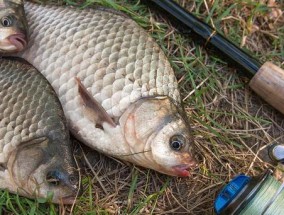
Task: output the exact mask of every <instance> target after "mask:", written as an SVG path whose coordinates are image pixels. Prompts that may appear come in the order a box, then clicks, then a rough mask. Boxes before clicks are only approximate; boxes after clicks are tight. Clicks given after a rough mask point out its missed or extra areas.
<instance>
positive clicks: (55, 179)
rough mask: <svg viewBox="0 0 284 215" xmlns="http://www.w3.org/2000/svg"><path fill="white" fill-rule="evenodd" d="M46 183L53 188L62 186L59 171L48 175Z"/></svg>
mask: <svg viewBox="0 0 284 215" xmlns="http://www.w3.org/2000/svg"><path fill="white" fill-rule="evenodd" d="M46 181H47V182H48V183H49V184H50V185H53V186H58V185H59V184H60V181H61V179H60V173H59V172H57V171H50V172H48V173H47V175H46Z"/></svg>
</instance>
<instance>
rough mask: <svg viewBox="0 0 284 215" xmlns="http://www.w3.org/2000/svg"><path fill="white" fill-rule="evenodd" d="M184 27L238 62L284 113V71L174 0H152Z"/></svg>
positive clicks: (253, 86) (260, 92)
mask: <svg viewBox="0 0 284 215" xmlns="http://www.w3.org/2000/svg"><path fill="white" fill-rule="evenodd" d="M151 2H153V3H155V4H156V5H158V6H159V7H160V8H162V9H163V10H164V11H166V12H167V13H168V14H170V15H171V16H173V17H174V18H175V19H176V20H178V21H179V22H180V23H182V24H183V25H184V26H186V27H187V28H189V29H190V30H191V31H193V32H195V33H196V34H197V35H199V36H201V37H202V38H203V39H205V41H206V44H211V45H213V46H214V47H215V48H217V49H218V50H219V51H221V52H222V53H223V54H225V55H226V56H227V57H228V58H229V59H231V60H232V61H233V62H235V63H236V64H238V65H239V66H240V67H241V68H242V69H243V70H244V71H245V72H246V75H247V76H248V77H249V78H251V80H250V82H249V86H250V87H251V89H252V90H253V91H254V92H256V93H257V94H258V95H259V96H260V97H262V98H263V99H264V100H265V101H266V102H268V103H269V104H271V105H272V106H273V107H274V108H276V109H277V110H278V111H280V112H281V113H282V114H284V70H283V69H281V68H280V67H278V66H276V65H275V64H273V63H272V62H265V63H264V64H261V63H260V62H258V61H257V60H256V59H254V58H253V57H252V56H250V55H249V54H247V53H246V52H244V51H243V50H242V49H240V48H239V47H237V46H236V45H234V44H233V43H232V42H231V41H229V40H228V39H226V38H225V37H224V36H223V35H221V34H220V33H218V31H217V30H216V29H214V28H212V27H211V26H209V25H208V24H206V23H204V22H202V21H201V20H199V19H198V18H197V17H195V16H194V15H192V14H191V13H189V12H188V11H186V10H185V9H184V8H182V7H181V6H180V5H179V4H177V3H175V2H174V1H173V0H151Z"/></svg>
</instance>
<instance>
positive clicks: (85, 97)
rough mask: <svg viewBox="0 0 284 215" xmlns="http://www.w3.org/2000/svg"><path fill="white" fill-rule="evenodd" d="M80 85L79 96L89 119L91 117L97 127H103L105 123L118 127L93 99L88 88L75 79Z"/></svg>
mask: <svg viewBox="0 0 284 215" xmlns="http://www.w3.org/2000/svg"><path fill="white" fill-rule="evenodd" d="M75 79H76V82H77V84H78V90H79V95H80V96H81V98H82V102H83V105H84V106H85V113H86V115H87V116H88V117H91V118H92V120H93V121H94V123H96V125H97V126H100V127H102V124H103V122H107V123H108V124H110V125H112V126H113V127H116V124H115V123H114V121H113V119H112V118H111V117H110V116H109V115H108V113H107V112H106V110H105V109H104V108H103V107H102V106H101V105H100V104H99V103H98V102H97V101H96V100H95V99H94V98H93V96H92V95H91V94H90V93H89V92H88V90H87V89H86V87H85V86H84V85H83V84H82V82H81V80H80V79H79V78H78V77H75Z"/></svg>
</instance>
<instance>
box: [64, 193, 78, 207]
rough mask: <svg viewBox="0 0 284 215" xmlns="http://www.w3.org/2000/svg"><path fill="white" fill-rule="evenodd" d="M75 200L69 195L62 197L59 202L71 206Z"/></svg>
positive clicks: (74, 197)
mask: <svg viewBox="0 0 284 215" xmlns="http://www.w3.org/2000/svg"><path fill="white" fill-rule="evenodd" d="M76 199H77V198H76V196H74V195H70V196H66V197H62V198H61V202H62V203H63V204H64V205H72V204H74V203H75V202H76Z"/></svg>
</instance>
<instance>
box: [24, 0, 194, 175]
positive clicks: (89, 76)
mask: <svg viewBox="0 0 284 215" xmlns="http://www.w3.org/2000/svg"><path fill="white" fill-rule="evenodd" d="M25 11H26V14H27V20H28V24H29V31H30V35H29V36H30V43H29V46H28V47H27V50H26V51H24V52H23V53H21V54H20V55H19V56H21V57H23V58H25V59H26V60H27V61H29V62H30V63H31V64H32V65H34V66H35V67H36V68H37V69H38V70H39V71H40V72H41V73H42V74H43V75H44V76H45V77H46V78H47V79H48V81H49V82H50V83H51V85H52V86H53V88H54V89H55V91H56V94H57V95H58V97H59V99H60V102H61V104H62V106H63V109H64V113H65V115H66V118H67V120H68V124H69V127H70V129H71V131H72V133H73V134H74V135H75V136H76V137H77V138H78V139H79V140H81V141H82V142H83V143H85V144H87V145H89V146H90V147H92V148H94V149H96V150H98V151H100V152H103V153H105V154H107V155H110V156H114V157H117V158H120V159H122V160H127V161H130V162H133V163H135V164H138V165H141V166H144V167H147V168H152V169H155V170H157V171H160V172H162V173H166V174H169V175H178V176H188V175H189V172H188V168H190V167H192V166H195V161H194V158H193V157H194V156H193V153H194V152H193V151H192V138H191V134H190V129H189V125H188V124H187V123H186V120H185V119H184V115H183V114H180V112H179V111H177V110H178V109H179V108H178V106H180V94H179V91H178V86H177V81H176V78H175V75H174V72H173V70H172V68H171V66H170V63H169V61H168V60H167V58H166V56H165V54H164V53H163V51H162V50H161V49H160V48H159V46H158V45H157V44H156V42H155V41H154V40H153V39H152V38H151V37H150V36H149V35H148V34H147V33H146V32H145V31H144V30H143V29H142V28H141V27H139V26H138V25H137V24H136V23H135V22H134V21H133V20H131V19H129V18H127V17H126V16H121V15H119V14H117V13H115V12H111V11H109V10H100V9H97V10H92V9H85V10H78V9H72V8H69V7H52V6H40V5H36V4H32V3H25ZM78 80H79V81H78ZM80 82H81V85H80V86H79V84H78V83H80ZM161 96H162V99H161V98H160V97H161ZM150 97H151V99H148V98H150ZM163 108H164V110H168V113H166V114H165V112H164V111H160V109H163ZM104 110H105V111H104ZM142 110H148V111H146V112H143V111H142ZM181 112H183V111H181ZM141 114H142V116H140V115H141ZM147 114H148V115H147ZM143 116H144V117H143ZM149 116H150V117H149ZM151 118H152V119H155V120H153V122H151V123H149V124H147V123H146V121H145V120H143V119H151ZM133 119H134V120H133ZM136 119H137V120H136ZM168 119H170V120H168ZM111 120H113V122H110V121H111ZM126 128H127V129H126ZM129 131H132V132H129ZM176 136H179V137H182V138H179V140H178V141H179V142H178V141H175V142H174V141H172V139H173V137H176ZM173 143H174V144H177V145H180V146H181V147H178V150H176V149H173V147H172V146H173Z"/></svg>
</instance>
